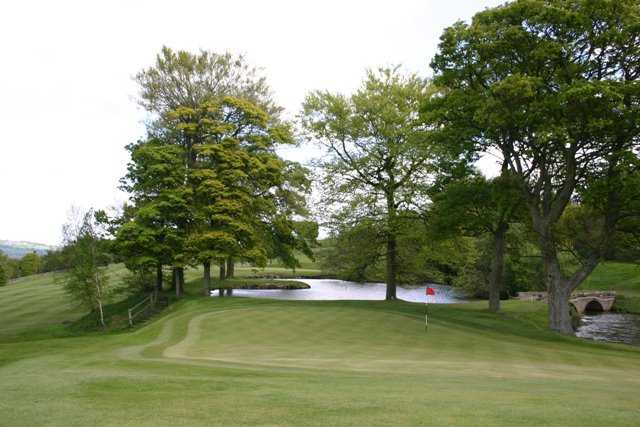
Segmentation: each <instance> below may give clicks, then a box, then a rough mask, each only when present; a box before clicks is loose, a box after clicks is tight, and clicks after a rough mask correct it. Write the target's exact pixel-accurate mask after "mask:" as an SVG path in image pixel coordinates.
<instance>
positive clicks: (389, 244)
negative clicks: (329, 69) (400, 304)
mask: <svg viewBox="0 0 640 427" xmlns="http://www.w3.org/2000/svg"><path fill="white" fill-rule="evenodd" d="M430 93H431V86H430V84H429V82H428V81H426V80H425V79H423V78H421V77H419V76H417V75H415V74H409V75H403V74H401V73H400V72H399V70H398V68H397V67H396V68H393V69H380V70H378V71H377V72H374V71H370V72H368V74H367V78H366V79H365V81H364V83H363V85H362V87H361V88H360V89H359V90H358V91H357V92H356V93H354V94H353V95H351V96H344V95H340V94H332V93H329V92H321V91H317V92H313V93H312V94H310V95H309V96H307V98H306V100H305V102H304V105H303V114H302V124H303V127H304V129H305V131H306V132H307V135H308V138H309V139H310V140H314V141H317V142H318V143H320V144H321V145H322V146H324V147H325V148H326V152H327V157H326V158H325V159H324V160H323V161H322V162H321V166H322V168H323V176H324V184H325V188H326V189H327V199H326V200H327V202H329V203H330V204H332V205H334V206H335V207H336V209H337V210H338V211H341V213H342V216H341V221H351V222H353V223H355V222H358V221H359V220H361V219H363V218H369V219H373V220H376V221H378V222H379V223H380V224H381V225H383V228H384V233H385V242H386V251H385V257H386V282H387V291H386V299H389V300H392V299H395V298H396V281H397V272H398V253H397V234H398V227H399V224H398V212H399V211H402V210H408V209H409V208H410V207H412V206H414V204H415V203H416V202H417V201H418V200H420V195H419V194H420V190H421V189H422V186H423V185H425V184H426V183H427V181H428V175H429V172H430V166H431V165H432V161H433V159H434V152H433V150H432V149H431V148H432V147H431V146H430V144H429V138H428V129H427V126H425V124H424V123H423V122H422V121H421V120H420V118H419V114H418V112H419V108H420V105H421V103H423V102H424V100H425V99H426V98H427V97H428V96H429V95H430Z"/></svg>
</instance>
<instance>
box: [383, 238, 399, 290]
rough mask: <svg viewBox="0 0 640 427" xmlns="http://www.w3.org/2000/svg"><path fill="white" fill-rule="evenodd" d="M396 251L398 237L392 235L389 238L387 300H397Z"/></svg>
mask: <svg viewBox="0 0 640 427" xmlns="http://www.w3.org/2000/svg"><path fill="white" fill-rule="evenodd" d="M396 249H397V242H396V236H395V235H393V234H390V235H389V236H388V237H387V295H386V299H387V300H394V299H396V275H397V267H398V264H397V259H396V256H397V252H396Z"/></svg>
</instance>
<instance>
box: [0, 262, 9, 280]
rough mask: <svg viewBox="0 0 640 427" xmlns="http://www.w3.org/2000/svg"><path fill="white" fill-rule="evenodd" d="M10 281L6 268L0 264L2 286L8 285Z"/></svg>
mask: <svg viewBox="0 0 640 427" xmlns="http://www.w3.org/2000/svg"><path fill="white" fill-rule="evenodd" d="M8 281H9V279H8V278H7V271H6V267H5V266H4V264H3V263H1V262H0V286H4V285H6V284H7V282H8Z"/></svg>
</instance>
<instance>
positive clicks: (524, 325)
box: [0, 267, 640, 426]
mask: <svg viewBox="0 0 640 427" xmlns="http://www.w3.org/2000/svg"><path fill="white" fill-rule="evenodd" d="M117 271H118V270H117V267H116V270H115V272H117ZM39 280H42V282H40V283H39V285H37V286H38V287H39V288H38V290H41V289H40V288H42V287H43V286H44V287H45V288H42V289H44V291H46V292H45V293H46V294H48V295H49V296H50V299H52V298H54V295H55V293H54V291H55V288H52V289H50V288H49V287H48V286H52V287H55V285H51V284H48V283H47V278H46V277H41V278H40V279H39ZM23 285H26V286H25V290H23V293H20V292H19V291H20V288H22V287H23ZM33 286H35V284H33V283H31V284H30V283H19V284H16V285H11V286H9V287H7V288H4V289H0V302H2V307H1V308H2V310H3V311H1V312H0V316H2V317H0V319H2V322H1V323H3V324H4V323H7V321H11V322H16V321H19V320H20V319H21V316H20V315H16V313H13V314H12V312H10V310H6V308H7V307H8V306H14V305H17V304H18V303H19V302H20V301H24V299H29V298H30V296H29V295H31V296H33V295H40V294H41V293H42V292H36V291H34V290H33V289H31V288H32V287H33ZM633 289H635V288H634V287H633V286H631V290H633ZM7 291H10V292H12V293H11V294H7V293H6V292H7ZM44 291H43V292H44ZM189 291H190V292H189V293H190V294H192V293H193V294H196V293H197V291H198V288H197V283H196V281H194V282H193V283H192V285H191V289H189ZM30 292H31V294H30ZM34 292H35V294H34ZM62 300H63V299H60V301H62ZM40 307H41V312H40V313H36V312H30V313H31V316H32V317H33V319H40V318H41V317H42V318H44V319H48V320H47V322H44V321H43V322H41V323H39V324H40V325H41V326H42V327H46V325H47V324H48V322H53V321H58V320H60V319H64V318H66V317H67V316H69V315H70V314H71V313H72V312H69V311H65V310H66V309H63V308H62V307H58V306H53V305H51V304H41V306H40ZM485 307H486V302H474V303H468V304H460V305H451V306H431V307H430V319H431V322H430V327H429V332H428V333H425V331H424V317H423V315H424V312H423V310H424V307H423V306H421V305H419V304H410V303H404V302H394V303H386V302H382V301H372V302H365V301H340V302H318V301H316V302H314V301H271V300H262V299H255V300H254V299H247V298H221V299H218V298H211V299H197V298H191V297H190V298H187V299H185V300H183V301H181V302H179V303H177V304H174V305H172V306H171V307H170V308H169V309H168V310H167V312H166V313H165V314H164V315H163V316H162V317H160V318H158V319H157V320H156V321H154V322H153V323H150V324H148V325H147V326H145V327H142V328H140V329H138V330H136V331H134V332H131V333H122V334H107V335H100V334H90V335H84V336H77V337H62V338H47V339H42V338H43V336H44V335H43V333H41V332H37V329H35V328H36V325H37V324H38V323H37V322H36V323H34V322H30V323H29V322H26V321H25V322H26V324H23V325H22V327H23V328H24V329H23V330H24V331H26V332H28V333H32V334H33V339H32V340H25V339H22V340H21V341H20V342H16V341H15V340H14V339H13V338H12V336H11V334H5V335H2V334H0V396H2V398H0V414H2V416H1V417H0V425H43V424H46V425H60V426H68V425H89V424H98V425H113V426H116V425H117V426H121V425H149V426H151V425H153V426H158V425H160V426H163V425H167V426H168V425H176V424H179V425H223V426H232V425H263V426H267V425H268V426H274V425H279V426H289V425H306V426H325V425H353V426H362V425H367V426H378V425H380V426H382V425H412V426H414V425H438V426H439V425H474V426H476V425H480V426H482V425H486V426H495V425H506V426H512V425H535V426H538V425H562V426H572V425H576V426H578V425H581V426H582V425H594V426H595V425H630V426H631V425H637V421H638V416H640V412H639V410H638V407H640V395H639V394H638V390H640V375H637V373H638V372H640V349H638V348H631V347H626V346H622V345H611V344H598V343H592V342H586V341H582V340H579V339H576V338H570V337H562V336H558V335H555V334H552V333H550V332H547V331H546V330H545V319H546V307H545V306H544V305H543V304H541V303H536V302H522V301H507V302H505V303H504V312H503V313H501V314H500V315H494V314H490V313H488V312H487V311H486V309H485ZM49 311H50V312H49ZM54 319H55V320H54ZM26 332H25V333H26ZM23 338H24V337H23ZM36 338H37V339H36Z"/></svg>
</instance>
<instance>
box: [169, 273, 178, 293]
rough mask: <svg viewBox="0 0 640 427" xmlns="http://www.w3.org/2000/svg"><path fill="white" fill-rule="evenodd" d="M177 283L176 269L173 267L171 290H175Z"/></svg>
mask: <svg viewBox="0 0 640 427" xmlns="http://www.w3.org/2000/svg"><path fill="white" fill-rule="evenodd" d="M177 283H178V270H177V267H173V268H172V269H171V290H172V291H175V290H176V285H177Z"/></svg>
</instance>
